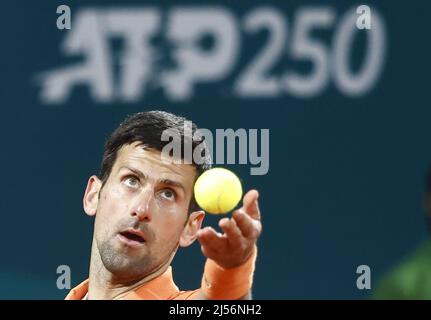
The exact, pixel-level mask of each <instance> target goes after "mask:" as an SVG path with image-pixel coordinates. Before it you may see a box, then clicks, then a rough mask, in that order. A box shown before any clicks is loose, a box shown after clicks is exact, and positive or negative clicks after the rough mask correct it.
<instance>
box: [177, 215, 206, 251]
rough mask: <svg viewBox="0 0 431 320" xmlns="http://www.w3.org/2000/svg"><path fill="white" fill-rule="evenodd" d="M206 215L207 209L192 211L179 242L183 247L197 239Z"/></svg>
mask: <svg viewBox="0 0 431 320" xmlns="http://www.w3.org/2000/svg"><path fill="white" fill-rule="evenodd" d="M204 217H205V211H194V212H192V213H190V216H189V219H188V221H187V224H186V226H185V227H184V230H183V233H182V234H181V237H180V242H179V244H180V246H181V247H188V246H189V245H191V244H192V243H193V242H194V241H195V240H196V238H197V233H198V230H199V229H200V228H201V226H202V221H203V220H204Z"/></svg>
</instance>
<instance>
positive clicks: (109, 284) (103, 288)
mask: <svg viewBox="0 0 431 320" xmlns="http://www.w3.org/2000/svg"><path fill="white" fill-rule="evenodd" d="M172 258H173V255H172V256H171V258H170V259H168V260H167V261H166V262H165V263H163V264H162V265H160V266H159V267H158V268H157V269H155V270H153V271H152V272H151V273H150V274H148V275H145V276H143V277H141V278H138V279H134V280H124V279H119V278H118V277H116V276H115V275H114V274H113V273H111V272H110V271H109V270H107V269H106V268H105V266H104V265H103V263H102V259H101V257H100V253H99V250H98V249H97V245H96V241H95V239H93V244H92V246H91V261H90V275H89V285H88V299H91V300H115V299H121V298H122V297H124V296H125V295H127V294H128V293H129V292H130V291H133V290H134V289H136V288H138V287H140V286H142V285H143V284H145V283H147V282H149V281H150V280H152V279H154V278H157V277H158V276H160V275H161V274H163V273H164V272H165V271H166V270H167V268H168V267H169V265H170V263H171V261H172Z"/></svg>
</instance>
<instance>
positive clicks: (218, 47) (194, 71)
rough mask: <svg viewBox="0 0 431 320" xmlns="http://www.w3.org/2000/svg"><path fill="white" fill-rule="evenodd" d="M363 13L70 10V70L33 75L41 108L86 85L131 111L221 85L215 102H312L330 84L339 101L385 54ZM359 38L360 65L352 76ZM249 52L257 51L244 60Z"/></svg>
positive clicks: (355, 92)
mask: <svg viewBox="0 0 431 320" xmlns="http://www.w3.org/2000/svg"><path fill="white" fill-rule="evenodd" d="M363 7H366V8H368V9H367V10H364V13H363V14H362V16H360V13H358V10H356V9H357V8H356V7H354V8H351V9H350V10H348V11H346V12H344V13H337V12H336V10H335V9H334V8H333V7H330V6H309V7H301V8H298V9H296V10H295V11H289V17H288V16H287V15H286V12H284V11H282V10H280V9H277V8H275V7H271V6H263V7H256V8H251V9H250V10H248V11H247V12H246V13H245V14H244V15H241V16H239V15H235V14H234V13H233V12H232V11H230V10H229V9H228V8H225V7H220V6H216V7H210V6H195V7H193V6H184V7H173V8H172V9H170V10H167V11H161V10H160V9H157V8H153V7H151V8H150V7H148V8H147V7H124V8H119V7H115V8H100V9H94V8H92V9H89V8H81V9H79V10H77V11H76V12H75V11H74V10H73V8H72V10H71V12H72V13H71V15H72V16H73V26H72V27H71V28H70V27H69V28H65V29H68V30H64V31H61V32H63V34H64V40H63V41H62V43H61V48H60V49H61V53H62V54H63V55H64V57H65V64H68V65H67V66H57V67H56V68H55V69H54V70H49V71H44V72H41V73H39V74H38V75H37V79H38V84H39V85H40V87H41V90H40V99H41V101H42V102H43V103H46V104H61V103H64V102H66V101H67V100H68V99H69V97H70V96H71V95H72V94H73V91H74V88H76V87H77V86H83V85H84V86H86V87H88V89H89V94H90V96H91V98H92V99H93V100H94V101H95V102H97V103H112V102H117V101H118V102H137V101H139V100H140V99H142V98H144V97H148V96H151V93H152V92H155V90H159V92H162V93H163V95H164V97H165V98H166V99H168V100H170V101H188V100H190V99H193V98H194V97H195V96H196V95H197V94H198V92H197V85H200V86H202V85H205V84H211V83H213V84H219V83H222V84H223V85H222V86H218V87H217V88H220V92H217V91H211V92H212V93H211V94H214V96H218V95H219V94H220V93H221V91H222V90H223V94H226V92H227V93H228V94H231V95H232V96H233V97H236V98H239V99H241V98H254V97H260V98H278V97H283V96H284V95H289V96H293V97H296V98H309V97H316V96H318V95H321V94H322V93H323V92H324V91H325V89H327V88H328V86H329V85H330V84H333V85H334V87H335V88H336V89H337V91H338V92H339V93H341V94H343V95H345V96H349V97H358V96H363V95H365V94H366V93H368V92H369V91H370V90H372V89H373V87H374V86H375V84H376V82H377V80H378V79H379V77H380V76H381V73H382V69H383V66H384V60H385V52H386V50H385V47H386V31H385V25H384V21H383V19H382V17H381V16H380V15H379V14H378V12H377V11H376V10H375V9H373V8H371V9H370V8H369V7H367V6H363ZM361 10H362V9H361ZM365 15H366V16H365ZM358 25H364V26H366V27H363V28H362V27H361V28H359V27H358ZM319 32H326V33H329V34H330V38H331V40H330V41H328V39H326V40H324V39H323V38H322V37H319ZM361 32H362V33H365V37H366V41H365V42H364V46H363V50H361V55H362V58H361V59H362V61H361V63H360V64H359V67H355V68H353V66H352V55H353V52H352V51H353V49H354V44H355V41H357V39H358V34H359V33H361ZM262 33H263V34H265V35H266V36H265V37H264V38H262V37H261V35H262ZM259 35H260V38H259ZM256 39H260V40H256ZM262 39H263V40H262ZM115 41H117V48H115V46H114V45H113V44H114V43H116V42H115ZM118 42H119V43H121V44H120V45H118ZM250 43H256V45H255V47H256V50H253V51H250V50H248V52H246V51H247V50H246V49H245V48H246V47H248V45H249V44H250ZM77 58H78V59H79V60H78V61H79V62H66V61H67V60H66V59H74V61H76V59H77ZM240 62H242V63H241V64H240ZM281 62H283V63H281ZM301 64H302V68H300V67H301ZM304 64H305V65H306V66H307V67H306V68H304ZM226 88H227V89H228V90H226ZM160 90H161V91H160ZM207 94H208V93H207Z"/></svg>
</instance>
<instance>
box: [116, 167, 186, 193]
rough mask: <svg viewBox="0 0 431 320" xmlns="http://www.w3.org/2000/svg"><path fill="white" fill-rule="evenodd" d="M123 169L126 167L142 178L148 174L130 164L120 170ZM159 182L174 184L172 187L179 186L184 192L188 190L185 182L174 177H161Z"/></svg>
mask: <svg viewBox="0 0 431 320" xmlns="http://www.w3.org/2000/svg"><path fill="white" fill-rule="evenodd" d="M122 169H126V170H129V171H132V172H133V173H134V174H136V175H137V176H138V177H140V178H141V179H146V178H147V176H146V175H145V174H144V173H143V172H142V171H140V170H138V169H135V168H131V167H128V166H121V167H120V168H119V169H118V171H120V170H122ZM157 182H159V183H162V184H164V185H167V186H172V187H177V188H180V189H182V190H183V192H184V193H185V192H186V189H185V188H184V186H183V184H182V183H181V182H179V181H174V180H172V179H168V178H164V179H159V180H158V181H157Z"/></svg>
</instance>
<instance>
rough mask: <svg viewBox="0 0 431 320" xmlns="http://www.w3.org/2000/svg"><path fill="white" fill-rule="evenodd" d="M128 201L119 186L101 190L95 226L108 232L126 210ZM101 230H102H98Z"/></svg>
mask: <svg viewBox="0 0 431 320" xmlns="http://www.w3.org/2000/svg"><path fill="white" fill-rule="evenodd" d="M128 204H129V202H128V201H125V198H124V195H123V194H122V192H121V190H119V188H109V189H108V188H107V189H104V190H102V193H101V194H100V199H99V205H98V208H97V214H96V228H97V230H100V229H103V230H105V232H109V231H110V230H111V229H113V228H114V227H115V224H116V223H117V222H118V220H119V219H121V217H122V216H124V212H127V210H128ZM100 231H101V232H103V231H102V230H100Z"/></svg>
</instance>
